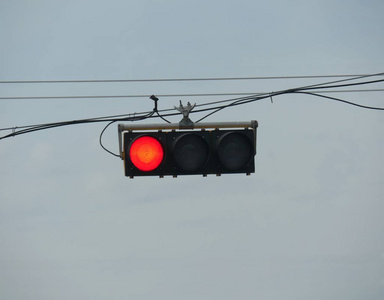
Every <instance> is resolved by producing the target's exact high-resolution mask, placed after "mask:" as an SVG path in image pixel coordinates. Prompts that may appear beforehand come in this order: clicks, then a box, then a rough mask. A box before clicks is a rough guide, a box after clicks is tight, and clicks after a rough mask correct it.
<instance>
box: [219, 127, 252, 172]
mask: <svg viewBox="0 0 384 300" xmlns="http://www.w3.org/2000/svg"><path fill="white" fill-rule="evenodd" d="M217 151H218V155H219V159H220V161H221V163H222V164H223V166H224V167H225V168H226V169H228V170H230V171H235V170H238V169H240V168H242V167H244V166H245V165H246V164H247V163H248V162H249V161H250V159H251V158H252V157H253V155H254V154H253V153H252V144H251V141H250V140H249V139H248V138H247V137H246V136H245V135H243V134H241V133H237V132H229V133H226V134H224V135H222V136H221V137H220V138H219V140H218V145H217Z"/></svg>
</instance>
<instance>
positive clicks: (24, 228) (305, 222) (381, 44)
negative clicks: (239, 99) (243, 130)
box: [0, 0, 384, 300]
mask: <svg viewBox="0 0 384 300" xmlns="http://www.w3.org/2000/svg"><path fill="white" fill-rule="evenodd" d="M383 11H384V3H383V2H382V1H374V0H372V1H357V0H356V1H345V0H337V1H335V0H332V1H329V0H322V1H314V0H311V1H282V0H280V1H250V0H243V1H216V0H212V1H170V0H168V1H161V0H158V1H155V0H153V1H142V0H141V1H139V0H130V1H123V0H109V1H90V0H67V1H52V0H50V1H48V0H39V1H38V0H35V1H25V0H24V1H11V0H3V1H1V2H0V40H1V47H0V80H66V79H71V80H76V79H79V80H81V79H141V78H201V77H246V76H291V75H329V74H368V73H379V72H383V70H384V54H383V53H384V51H383V49H384V39H383V38H382V37H383V36H382V29H383V27H384V20H383V17H382V12H383ZM323 81H328V80H327V79H324V80H322V79H316V80H313V79H312V80H304V79H297V80H288V79H286V80H253V81H249V80H248V81H224V82H222V81H219V82H205V81H203V82H171V83H169V82H160V83H159V82H157V83H156V82H152V83H149V82H147V83H103V84H40V85H38V84H35V85H33V84H29V85H28V84H20V85H10V84H8V85H7V84H1V85H0V96H1V97H7V96H60V95H63V96H68V95H137V94H177V93H225V92H255V93H256V92H271V91H277V90H281V89H285V88H291V87H296V86H302V85H307V84H313V83H319V82H323ZM370 87H371V88H382V87H383V85H375V86H370ZM335 96H340V97H342V98H343V99H347V100H350V101H355V102H359V103H362V104H366V105H375V106H381V107H383V106H384V105H383V101H382V98H383V95H382V92H381V93H380V92H379V93H374V92H371V93H353V94H338V95H335ZM226 98H230V97H226ZM226 98H225V97H205V98H204V97H184V98H175V97H163V98H161V99H160V101H159V106H160V108H171V107H173V106H174V105H178V100H179V99H181V100H183V101H184V102H187V101H190V102H192V103H198V104H202V103H204V102H210V101H216V100H223V99H226ZM152 105H153V103H152V101H150V100H148V99H146V98H127V99H87V100H84V99H81V100H79V99H71V100H1V102H0V127H1V128H4V127H13V126H22V125H28V124H36V123H45V122H54V121H63V120H73V119H78V118H88V117H95V116H105V115H113V114H124V113H134V112H141V111H149V110H152ZM202 116H204V115H200V114H195V115H193V116H192V119H194V120H197V119H198V118H200V117H202ZM170 119H171V121H173V122H178V121H179V120H180V119H181V116H180V117H179V116H177V117H173V118H170ZM252 119H256V120H258V122H259V129H258V141H257V142H258V145H257V151H258V153H257V155H256V173H255V174H252V175H251V176H245V175H226V176H224V175H223V176H221V177H216V176H208V177H206V178H203V177H201V176H180V177H178V178H176V179H175V178H169V177H166V178H164V179H159V178H135V179H133V180H130V179H128V178H126V177H124V175H123V174H124V173H123V163H122V161H121V160H119V159H118V158H115V157H113V156H111V155H109V154H108V153H106V152H104V151H103V150H102V149H101V148H100V146H99V145H98V138H99V134H100V131H101V130H102V129H103V127H104V125H105V124H93V125H80V126H69V127H64V128H59V129H52V130H46V131H41V132H37V133H31V134H28V135H21V136H18V137H15V138H11V139H5V140H2V141H0V157H1V158H0V159H1V171H2V172H1V175H0V239H1V247H0V296H1V298H2V299H28V300H30V299H32V300H34V299H36V300H37V299H38V300H41V299H92V300H94V299H143V300H146V299H220V300H222V299H266V300H274V299H295V300H297V299H314V300H317V299H318V300H320V299H352V300H357V299H366V300H376V299H382V298H383V297H384V269H383V265H384V234H383V230H382V228H383V226H384V221H383V220H384V218H383V217H382V213H383V211H384V202H383V196H382V194H383V192H384V184H383V183H384V182H383V178H384V177H383V175H384V172H383V165H384V162H383V158H382V149H383V147H384V136H383V130H382V129H383V125H384V121H383V120H384V119H383V113H382V112H380V111H368V110H363V109H359V108H357V107H353V106H348V105H345V104H341V103H337V102H331V101H326V100H324V99H320V98H313V97H310V96H307V95H290V96H278V97H275V98H274V102H273V104H271V102H270V101H269V100H265V101H261V102H256V103H253V104H249V105H245V106H240V107H236V108H233V109H227V110H223V111H221V112H219V113H217V114H214V115H212V116H211V117H209V118H208V119H207V121H210V122H215V121H248V120H252ZM160 121H161V120H155V122H160ZM150 122H153V120H152V121H150ZM141 123H143V124H144V123H146V122H145V121H144V122H141ZM2 133H9V132H2ZM117 142H118V141H117V129H116V126H111V128H110V129H108V131H107V132H106V134H105V137H104V143H105V145H106V146H107V147H108V148H109V149H111V150H112V151H114V152H117V151H118V147H117Z"/></svg>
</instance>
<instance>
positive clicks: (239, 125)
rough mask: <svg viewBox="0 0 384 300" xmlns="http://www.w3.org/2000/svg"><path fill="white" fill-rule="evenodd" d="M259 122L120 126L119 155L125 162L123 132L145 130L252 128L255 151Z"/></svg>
mask: <svg viewBox="0 0 384 300" xmlns="http://www.w3.org/2000/svg"><path fill="white" fill-rule="evenodd" d="M257 127H258V122H257V121H256V120H252V121H248V122H209V123H193V124H192V125H191V126H185V125H184V126H183V124H180V123H168V124H164V123H162V124H129V125H127V124H118V127H117V128H118V138H119V153H120V158H121V159H122V160H124V151H123V132H124V131H145V130H183V129H213V130H214V129H217V130H219V129H221V128H226V129H229V128H251V129H252V130H253V133H254V135H255V139H254V140H255V149H256V128H257Z"/></svg>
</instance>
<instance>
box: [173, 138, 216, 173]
mask: <svg viewBox="0 0 384 300" xmlns="http://www.w3.org/2000/svg"><path fill="white" fill-rule="evenodd" d="M208 152H209V151H208V145H207V142H206V141H205V140H204V138H203V137H202V136H200V135H196V134H193V133H189V134H184V135H181V136H179V137H178V138H177V139H176V140H175V143H174V146H173V155H174V159H175V162H176V164H177V166H178V167H179V168H180V169H181V170H183V171H186V172H195V171H197V170H199V169H200V168H201V167H202V166H203V165H204V164H205V162H206V161H207V158H208Z"/></svg>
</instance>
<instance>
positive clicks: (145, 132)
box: [119, 121, 257, 178]
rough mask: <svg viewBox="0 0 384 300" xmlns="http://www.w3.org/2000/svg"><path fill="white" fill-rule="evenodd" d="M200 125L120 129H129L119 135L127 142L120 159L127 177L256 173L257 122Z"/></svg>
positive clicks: (120, 130) (146, 126)
mask: <svg viewBox="0 0 384 300" xmlns="http://www.w3.org/2000/svg"><path fill="white" fill-rule="evenodd" d="M220 125H221V126H220ZM119 126H120V125H119ZM198 126H201V127H200V128H199V129H202V130H197V128H195V129H188V130H185V129H184V128H182V129H180V130H176V129H177V127H179V124H169V125H164V124H153V125H152V124H151V125H150V126H148V125H142V126H139V125H138V126H132V127H131V126H129V127H127V128H126V129H125V128H123V126H120V127H119V132H123V131H124V130H127V132H124V135H121V136H120V137H121V139H120V142H121V141H123V142H124V144H123V145H122V147H121V149H122V151H121V157H122V158H123V160H124V169H125V176H128V177H130V178H133V177H135V176H160V177H163V176H173V177H176V176H178V175H194V174H195V175H198V174H200V175H203V176H206V175H208V174H216V175H221V174H235V173H242V174H247V175H249V174H251V173H254V172H255V159H254V156H255V154H256V128H257V122H256V121H251V122H246V123H245V122H243V123H240V122H238V123H225V124H216V123H202V124H200V123H198V124H195V127H198ZM232 126H233V128H232ZM239 127H240V128H241V129H239ZM175 128H176V129H175ZM206 128H211V130H206ZM227 128H231V129H227ZM156 129H157V131H155V130H156ZM136 130H137V131H136Z"/></svg>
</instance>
